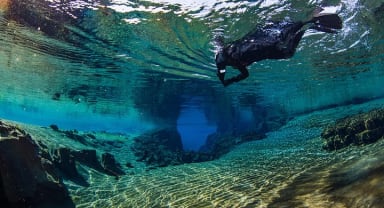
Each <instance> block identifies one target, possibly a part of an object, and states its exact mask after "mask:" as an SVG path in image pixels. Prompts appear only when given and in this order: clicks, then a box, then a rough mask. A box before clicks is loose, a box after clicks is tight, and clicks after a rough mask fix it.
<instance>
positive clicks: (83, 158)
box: [71, 149, 104, 172]
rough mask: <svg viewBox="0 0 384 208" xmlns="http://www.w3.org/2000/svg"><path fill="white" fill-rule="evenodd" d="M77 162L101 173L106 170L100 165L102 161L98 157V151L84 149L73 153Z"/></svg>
mask: <svg viewBox="0 0 384 208" xmlns="http://www.w3.org/2000/svg"><path fill="white" fill-rule="evenodd" d="M71 153H72V155H73V157H74V158H75V160H76V161H78V162H80V163H81V164H84V165H86V166H88V167H90V168H93V169H95V170H97V171H99V172H103V171H104V168H103V167H102V165H101V164H100V161H99V159H98V157H97V154H96V150H94V149H84V150H79V151H72V152H71Z"/></svg>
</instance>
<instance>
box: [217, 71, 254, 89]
mask: <svg viewBox="0 0 384 208" xmlns="http://www.w3.org/2000/svg"><path fill="white" fill-rule="evenodd" d="M238 69H239V71H240V74H239V75H237V76H235V77H232V78H230V79H227V80H224V76H223V79H222V80H221V79H220V80H221V83H223V85H224V87H226V86H228V85H230V84H232V83H234V82H238V81H241V80H243V79H246V78H247V77H248V76H249V72H248V69H247V68H246V67H245V66H244V67H240V68H238ZM224 73H225V72H224ZM219 78H220V77H219Z"/></svg>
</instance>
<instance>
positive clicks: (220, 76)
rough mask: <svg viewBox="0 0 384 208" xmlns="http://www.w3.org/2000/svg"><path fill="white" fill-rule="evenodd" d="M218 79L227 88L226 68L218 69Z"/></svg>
mask: <svg viewBox="0 0 384 208" xmlns="http://www.w3.org/2000/svg"><path fill="white" fill-rule="evenodd" d="M217 77H219V79H220V81H221V83H223V85H224V86H225V84H224V83H225V80H224V77H225V68H219V67H218V68H217Z"/></svg>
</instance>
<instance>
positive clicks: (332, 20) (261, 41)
mask: <svg viewBox="0 0 384 208" xmlns="http://www.w3.org/2000/svg"><path fill="white" fill-rule="evenodd" d="M321 10H322V9H321ZM321 10H317V11H315V12H314V15H313V18H312V19H311V20H309V21H306V22H302V21H298V22H291V21H282V22H271V23H268V24H267V25H265V26H264V27H262V28H256V29H255V30H253V31H252V32H250V33H248V34H247V35H245V36H244V37H243V38H241V39H239V40H236V41H234V42H231V43H229V44H228V45H227V46H225V47H222V48H221V49H220V50H219V52H218V53H217V54H216V66H217V76H218V77H219V79H220V81H221V83H222V84H223V85H224V86H228V85H230V84H232V83H234V82H238V81H240V80H243V79H245V78H247V77H248V76H249V73H248V69H247V66H249V65H251V64H252V63H253V62H256V61H261V60H264V59H287V58H290V57H292V56H293V55H294V53H295V50H296V47H297V45H298V44H299V42H300V40H301V38H302V37H303V35H304V32H305V29H302V28H303V26H304V25H307V24H310V26H309V27H308V28H307V29H314V30H317V31H321V32H326V33H336V32H337V29H341V28H342V21H341V19H340V17H339V16H338V15H337V14H332V13H324V14H322V13H320V12H321ZM226 66H232V67H233V68H236V69H238V70H239V71H240V74H239V75H237V76H235V77H232V78H230V79H224V77H225V67H226Z"/></svg>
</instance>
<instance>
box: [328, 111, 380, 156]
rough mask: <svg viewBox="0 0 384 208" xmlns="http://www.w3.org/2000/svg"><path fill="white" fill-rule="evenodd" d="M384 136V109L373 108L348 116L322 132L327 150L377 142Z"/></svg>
mask: <svg viewBox="0 0 384 208" xmlns="http://www.w3.org/2000/svg"><path fill="white" fill-rule="evenodd" d="M383 136H384V110H383V109H379V110H372V111H370V112H368V113H362V114H358V115H354V116H350V117H346V118H344V119H341V120H339V121H337V122H336V123H335V124H333V125H330V126H328V127H327V128H325V129H324V130H323V132H322V134H321V137H322V138H323V139H324V141H325V143H324V146H323V148H324V149H326V150H337V149H341V148H344V147H346V146H349V145H363V144H369V143H373V142H376V141H377V140H379V139H381V138H383Z"/></svg>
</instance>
